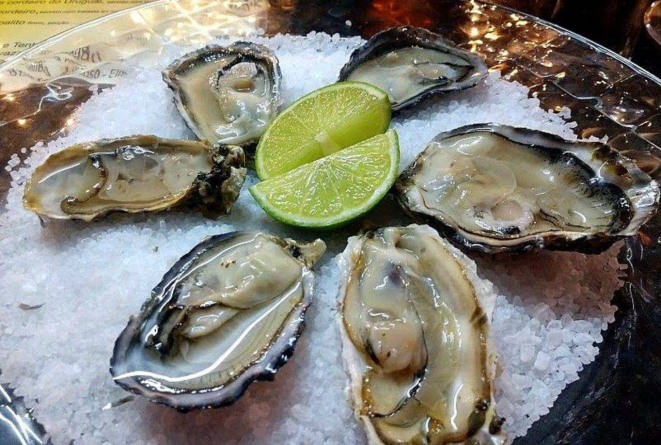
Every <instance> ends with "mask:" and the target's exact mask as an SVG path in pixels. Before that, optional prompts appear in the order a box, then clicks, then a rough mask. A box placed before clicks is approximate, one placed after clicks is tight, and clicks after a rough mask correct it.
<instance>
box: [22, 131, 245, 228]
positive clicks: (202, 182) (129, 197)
mask: <svg viewBox="0 0 661 445" xmlns="http://www.w3.org/2000/svg"><path fill="white" fill-rule="evenodd" d="M244 162H245V159H244V155H243V150H242V149H241V148H240V147H232V146H219V147H212V146H210V145H209V144H208V143H206V142H194V141H184V140H174V139H161V138H158V137H155V136H130V137H126V138H119V139H103V140H100V141H97V142H88V143H84V144H79V145H74V146H71V147H69V148H66V149H64V150H62V151H60V152H57V153H55V154H53V155H51V156H49V157H48V158H47V159H46V161H45V162H44V163H43V164H42V165H40V166H39V167H37V169H36V170H35V171H34V173H33V174H32V177H31V178H30V180H29V181H28V183H27V185H26V186H25V194H24V196H23V204H24V205H25V208H26V209H28V210H31V211H33V212H35V213H37V214H38V215H40V216H44V217H48V218H52V219H82V220H85V221H91V220H93V219H95V218H97V217H100V216H102V215H104V214H106V213H108V212H114V211H120V212H129V213H136V212H145V211H159V210H167V209H170V208H172V207H175V206H177V205H180V204H183V203H189V204H194V205H200V206H202V207H203V208H205V209H206V210H208V211H210V212H212V213H226V212H228V211H229V210H230V209H231V207H232V205H233V204H234V202H235V201H236V199H237V198H238V196H239V192H240V191H241V186H242V185H243V181H244V179H245V176H246V169H245V168H244V167H243V165H244Z"/></svg>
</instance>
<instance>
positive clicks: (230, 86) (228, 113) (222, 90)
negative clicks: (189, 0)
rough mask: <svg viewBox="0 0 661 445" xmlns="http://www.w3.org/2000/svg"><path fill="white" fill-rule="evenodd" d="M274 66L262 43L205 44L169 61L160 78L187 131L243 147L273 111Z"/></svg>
mask: <svg viewBox="0 0 661 445" xmlns="http://www.w3.org/2000/svg"><path fill="white" fill-rule="evenodd" d="M280 78H281V74H280V66H279V64H278V58H277V57H276V56H275V54H274V53H273V52H272V51H271V50H270V49H268V48H267V47H265V46H263V45H259V44H256V43H249V42H236V43H233V44H231V45H229V46H219V45H210V46H207V47H205V48H202V49H201V50H198V51H195V52H192V53H190V54H187V55H185V56H184V57H183V58H181V59H179V60H176V61H174V62H173V63H172V64H171V65H170V66H169V67H168V68H167V69H166V70H165V71H164V72H163V79H164V80H165V82H166V83H167V84H168V86H169V87H170V88H171V89H172V91H174V97H175V103H176V105H177V108H178V109H179V112H180V113H181V115H182V117H183V118H184V120H185V121H186V123H187V124H188V126H189V127H190V129H191V130H193V132H194V133H195V134H196V135H197V137H199V138H200V139H207V140H209V141H210V142H211V143H213V144H232V145H240V146H242V147H244V148H245V147H246V146H248V145H251V144H252V143H254V142H256V141H257V140H258V139H259V138H260V136H261V135H262V133H264V130H265V129H266V127H267V126H268V124H269V123H270V122H271V121H272V120H273V118H274V117H275V116H276V114H277V112H278V107H279V106H280V104H281V102H282V99H281V97H280Z"/></svg>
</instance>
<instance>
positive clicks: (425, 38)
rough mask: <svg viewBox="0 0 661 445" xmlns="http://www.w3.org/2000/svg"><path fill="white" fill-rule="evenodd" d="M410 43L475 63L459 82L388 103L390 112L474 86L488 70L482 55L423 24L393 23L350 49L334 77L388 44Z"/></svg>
mask: <svg viewBox="0 0 661 445" xmlns="http://www.w3.org/2000/svg"><path fill="white" fill-rule="evenodd" d="M413 45H416V46H422V47H424V48H429V49H441V50H443V51H446V52H449V53H450V54H453V55H456V56H459V57H462V58H464V59H466V60H468V61H469V62H470V63H471V65H473V66H474V67H475V70H474V71H473V72H472V73H471V74H470V75H468V76H467V77H466V78H465V79H463V80H461V81H460V82H453V83H451V84H449V85H445V86H436V87H434V86H431V87H430V88H429V89H427V90H425V91H423V92H422V93H420V94H418V95H417V96H413V97H411V98H409V99H407V100H405V101H403V102H400V103H396V104H391V106H392V111H393V113H394V114H396V113H398V112H400V111H402V110H405V109H407V108H410V107H413V106H415V105H417V104H418V103H419V102H421V101H422V100H424V99H427V98H429V97H431V96H433V95H436V94H441V93H449V92H451V91H460V90H464V89H467V88H470V87H474V86H475V85H477V84H478V83H479V82H480V81H482V80H484V79H485V78H486V77H487V75H488V74H489V72H488V69H487V65H486V63H485V62H484V60H483V59H482V57H480V56H479V55H477V54H475V53H472V52H470V51H466V50H464V49H461V48H459V47H458V46H456V45H455V44H454V42H452V41H451V40H449V39H446V38H445V37H443V36H441V35H440V34H437V33H434V32H431V31H429V30H427V29H425V28H417V27H413V26H397V27H392V28H388V29H386V30H384V31H381V32H378V33H376V34H374V35H373V36H372V37H371V38H370V39H369V40H368V41H367V42H366V43H365V44H364V45H362V46H361V47H359V48H357V49H356V50H354V51H353V52H352V53H351V56H350V57H349V61H348V62H347V63H346V64H345V65H344V66H343V67H342V69H341V70H340V75H339V78H338V81H345V80H347V79H348V77H349V75H350V74H351V73H352V72H353V71H354V70H355V69H356V67H357V66H358V65H360V64H361V63H362V62H363V61H364V60H369V59H370V58H372V57H376V56H378V55H380V54H382V53H383V52H385V51H388V50H390V49H392V48H402V47H405V46H413Z"/></svg>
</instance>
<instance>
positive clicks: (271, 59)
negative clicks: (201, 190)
mask: <svg viewBox="0 0 661 445" xmlns="http://www.w3.org/2000/svg"><path fill="white" fill-rule="evenodd" d="M211 55H214V56H215V55H228V56H229V55H238V57H247V58H248V59H250V60H253V61H256V62H261V63H263V64H265V65H266V68H267V72H268V73H269V74H270V75H271V76H272V77H273V86H272V88H271V94H272V95H273V97H274V98H275V101H276V112H275V116H277V115H278V112H279V111H280V107H281V105H282V97H281V94H280V83H281V79H282V72H281V71H280V62H279V61H278V57H277V56H276V55H275V53H274V52H273V51H271V49H269V48H267V47H266V46H264V45H260V44H259V43H252V42H245V41H237V42H234V43H232V44H230V45H228V46H222V45H218V44H211V45H207V46H205V47H204V48H201V49H198V50H196V51H193V52H190V53H187V54H186V55H184V56H183V57H180V58H179V59H177V60H175V61H173V62H172V63H171V64H170V65H169V66H168V67H167V68H166V69H165V70H163V73H162V75H163V81H164V82H165V83H166V84H167V86H168V87H169V88H170V89H171V90H172V92H173V93H174V103H175V105H176V107H177V110H178V111H179V114H181V117H182V118H183V119H184V122H185V123H186V126H187V127H188V128H189V129H190V130H191V131H192V132H193V133H195V136H197V137H198V138H199V139H200V140H204V139H206V136H205V135H204V134H202V132H201V131H200V130H199V127H198V125H197V124H196V123H195V120H194V119H193V117H192V115H191V113H190V112H189V107H190V103H189V102H188V101H187V100H186V98H185V95H184V94H183V92H182V90H181V88H180V87H179V81H178V79H177V76H179V75H181V74H183V73H185V72H186V71H187V70H188V69H190V68H191V67H192V66H194V65H195V64H197V63H198V62H199V61H202V60H204V59H205V58H206V57H209V56H211ZM275 116H274V118H275ZM258 140H259V138H254V139H250V140H247V141H245V142H243V143H240V144H232V145H237V146H240V147H242V148H244V149H245V150H246V151H247V152H249V153H251V154H252V153H253V152H254V149H255V146H256V143H257V141H258ZM214 145H215V144H214Z"/></svg>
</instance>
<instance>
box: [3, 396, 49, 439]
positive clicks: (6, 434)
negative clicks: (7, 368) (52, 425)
mask: <svg viewBox="0 0 661 445" xmlns="http://www.w3.org/2000/svg"><path fill="white" fill-rule="evenodd" d="M0 443H2V444H12V443H16V444H20V445H42V444H49V443H50V441H47V440H44V429H43V427H42V426H41V425H39V424H38V423H37V422H36V421H35V420H34V418H33V417H32V413H31V412H30V411H29V410H28V409H27V408H26V407H25V405H24V404H23V398H21V397H17V396H16V395H15V394H14V392H13V391H12V390H11V389H10V388H9V387H7V386H4V385H0Z"/></svg>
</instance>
